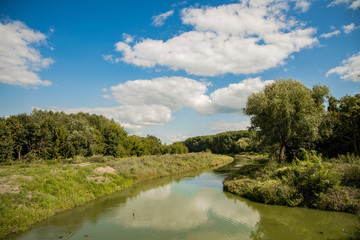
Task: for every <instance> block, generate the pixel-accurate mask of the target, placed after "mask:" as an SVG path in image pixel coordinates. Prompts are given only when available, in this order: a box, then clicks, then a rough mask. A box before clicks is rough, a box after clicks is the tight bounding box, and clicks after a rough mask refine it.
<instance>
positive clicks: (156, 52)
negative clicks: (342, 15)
mask: <svg viewBox="0 0 360 240" xmlns="http://www.w3.org/2000/svg"><path fill="white" fill-rule="evenodd" d="M298 2H299V3H298V7H299V8H300V6H303V7H304V6H305V3H301V2H302V1H298ZM302 4H303V5H302ZM288 7H289V6H288V4H287V2H286V1H272V0H267V1H255V0H249V1H244V2H242V3H239V4H229V5H222V6H218V7H204V8H186V9H183V11H182V21H183V23H184V24H189V25H192V26H193V27H194V30H193V31H189V32H185V33H182V34H180V35H177V36H175V37H173V38H171V39H168V40H167V41H163V40H154V39H143V40H141V41H140V42H137V43H135V44H133V45H130V44H128V43H126V42H124V41H122V42H118V43H116V44H115V50H116V51H118V52H121V53H122V55H123V56H122V58H121V60H122V61H124V62H126V63H131V64H134V65H136V66H143V67H154V66H156V65H161V66H167V67H169V68H171V69H173V70H179V69H182V70H185V71H186V72H188V73H190V74H195V75H203V76H214V75H219V74H225V73H234V74H249V73H258V72H261V71H263V70H266V69H269V68H273V67H276V66H278V65H283V64H284V63H285V59H287V58H288V57H289V56H290V55H291V54H292V53H294V52H298V51H300V50H301V49H303V48H305V47H311V46H312V45H313V44H315V43H316V42H317V41H318V40H317V39H316V37H313V35H314V34H315V32H316V30H315V29H314V28H311V27H307V28H306V27H304V26H303V25H304V24H303V23H301V22H298V21H296V20H295V19H294V18H293V17H288V16H286V11H287V10H288Z"/></svg>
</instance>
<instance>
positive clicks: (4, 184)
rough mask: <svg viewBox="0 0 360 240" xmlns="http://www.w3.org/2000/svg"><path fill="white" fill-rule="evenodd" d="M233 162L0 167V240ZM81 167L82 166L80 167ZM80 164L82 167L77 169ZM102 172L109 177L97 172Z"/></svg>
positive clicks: (107, 161)
mask: <svg viewBox="0 0 360 240" xmlns="http://www.w3.org/2000/svg"><path fill="white" fill-rule="evenodd" d="M232 160H233V158H231V157H227V156H221V155H214V154H209V153H198V154H181V155H180V154H179V155H176V154H175V155H162V156H147V157H140V158H124V159H115V158H113V157H103V156H93V157H90V158H83V157H78V158H73V159H64V160H60V161H57V162H53V163H52V164H46V163H38V164H17V165H13V166H1V167H0V238H1V237H3V236H5V235H7V234H9V233H13V232H18V231H25V230H26V229H27V228H28V227H29V226H31V225H32V224H34V223H36V222H38V221H41V220H43V219H46V218H48V217H50V216H52V215H54V214H56V213H58V212H61V211H64V210H66V209H69V208H73V207H76V206H79V205H82V204H84V203H86V202H89V201H91V200H93V199H95V198H97V197H101V196H104V195H107V194H109V193H112V192H115V191H117V190H119V189H122V188H126V187H129V186H131V185H132V184H134V183H138V182H141V181H146V180H150V179H154V178H158V177H163V176H169V175H174V174H177V173H182V172H187V171H194V170H199V169H205V168H214V167H217V166H222V165H224V164H227V163H229V162H231V161H232ZM85 162H86V164H84V163H85ZM81 163H82V164H81ZM104 167H107V169H108V170H109V169H111V171H110V172H112V173H110V172H109V171H108V172H105V173H102V172H99V169H101V168H104Z"/></svg>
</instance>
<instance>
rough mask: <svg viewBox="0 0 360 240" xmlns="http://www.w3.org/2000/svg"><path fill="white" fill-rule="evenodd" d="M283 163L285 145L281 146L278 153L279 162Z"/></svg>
mask: <svg viewBox="0 0 360 240" xmlns="http://www.w3.org/2000/svg"><path fill="white" fill-rule="evenodd" d="M283 161H285V144H281V146H280V151H279V162H280V163H281V162H283Z"/></svg>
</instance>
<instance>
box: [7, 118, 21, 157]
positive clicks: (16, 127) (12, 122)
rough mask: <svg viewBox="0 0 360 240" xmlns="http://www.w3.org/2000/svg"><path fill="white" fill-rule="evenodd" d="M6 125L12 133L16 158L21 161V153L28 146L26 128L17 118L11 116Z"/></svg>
mask: <svg viewBox="0 0 360 240" xmlns="http://www.w3.org/2000/svg"><path fill="white" fill-rule="evenodd" d="M6 125H7V126H8V127H9V130H10V132H11V137H12V141H13V150H14V151H15V152H16V158H17V159H18V160H20V158H21V152H22V150H23V148H24V147H25V144H26V138H25V128H24V126H23V125H22V124H21V122H20V121H19V120H18V118H17V117H16V116H11V117H9V118H8V119H6Z"/></svg>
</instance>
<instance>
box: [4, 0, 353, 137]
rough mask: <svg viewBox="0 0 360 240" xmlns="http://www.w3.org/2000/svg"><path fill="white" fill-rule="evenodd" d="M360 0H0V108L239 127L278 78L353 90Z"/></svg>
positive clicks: (135, 128)
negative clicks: (253, 98) (249, 106)
mask: <svg viewBox="0 0 360 240" xmlns="http://www.w3.org/2000/svg"><path fill="white" fill-rule="evenodd" d="M359 74H360V0H243V1H241V0H240V1H235V0H228V1H226V0H223V1H220V0H211V1H205V0H198V1H197V0H185V1H182V0H180V1H178V0H174V1H173V0H168V1H165V0H163V1H156V0H154V1H146V0H131V1H125V0H119V1H110V0H102V1H91V0H87V1H83V0H78V1H70V0H62V1H48V0H32V1H28V0H0V117H6V116H9V115H16V114H20V113H31V111H32V110H33V109H34V108H36V109H43V110H52V111H64V112H66V113H76V112H87V113H91V114H102V115H104V116H106V117H108V118H112V119H114V120H115V121H116V122H118V123H119V124H120V125H121V126H123V127H124V128H125V130H126V131H127V132H128V133H129V134H136V135H139V136H146V135H154V136H156V137H158V138H160V139H161V140H162V141H163V142H165V143H172V142H175V141H181V140H184V139H186V138H188V137H193V136H201V135H211V134H215V133H219V132H224V131H232V130H242V129H246V128H247V127H248V126H249V125H250V118H249V117H248V116H245V115H244V114H243V112H242V109H243V108H244V107H245V106H246V100H247V97H248V96H249V95H251V94H252V93H255V92H258V91H261V90H262V89H263V88H264V87H265V86H266V85H267V84H269V83H271V82H272V81H273V80H276V79H288V78H293V79H295V80H298V81H301V82H302V83H303V84H304V85H305V86H306V87H309V88H312V86H313V85H315V84H322V85H328V86H329V88H330V92H331V94H332V95H333V96H335V97H336V98H340V97H342V96H345V95H347V94H348V95H354V94H356V93H359V92H360V76H359Z"/></svg>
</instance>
